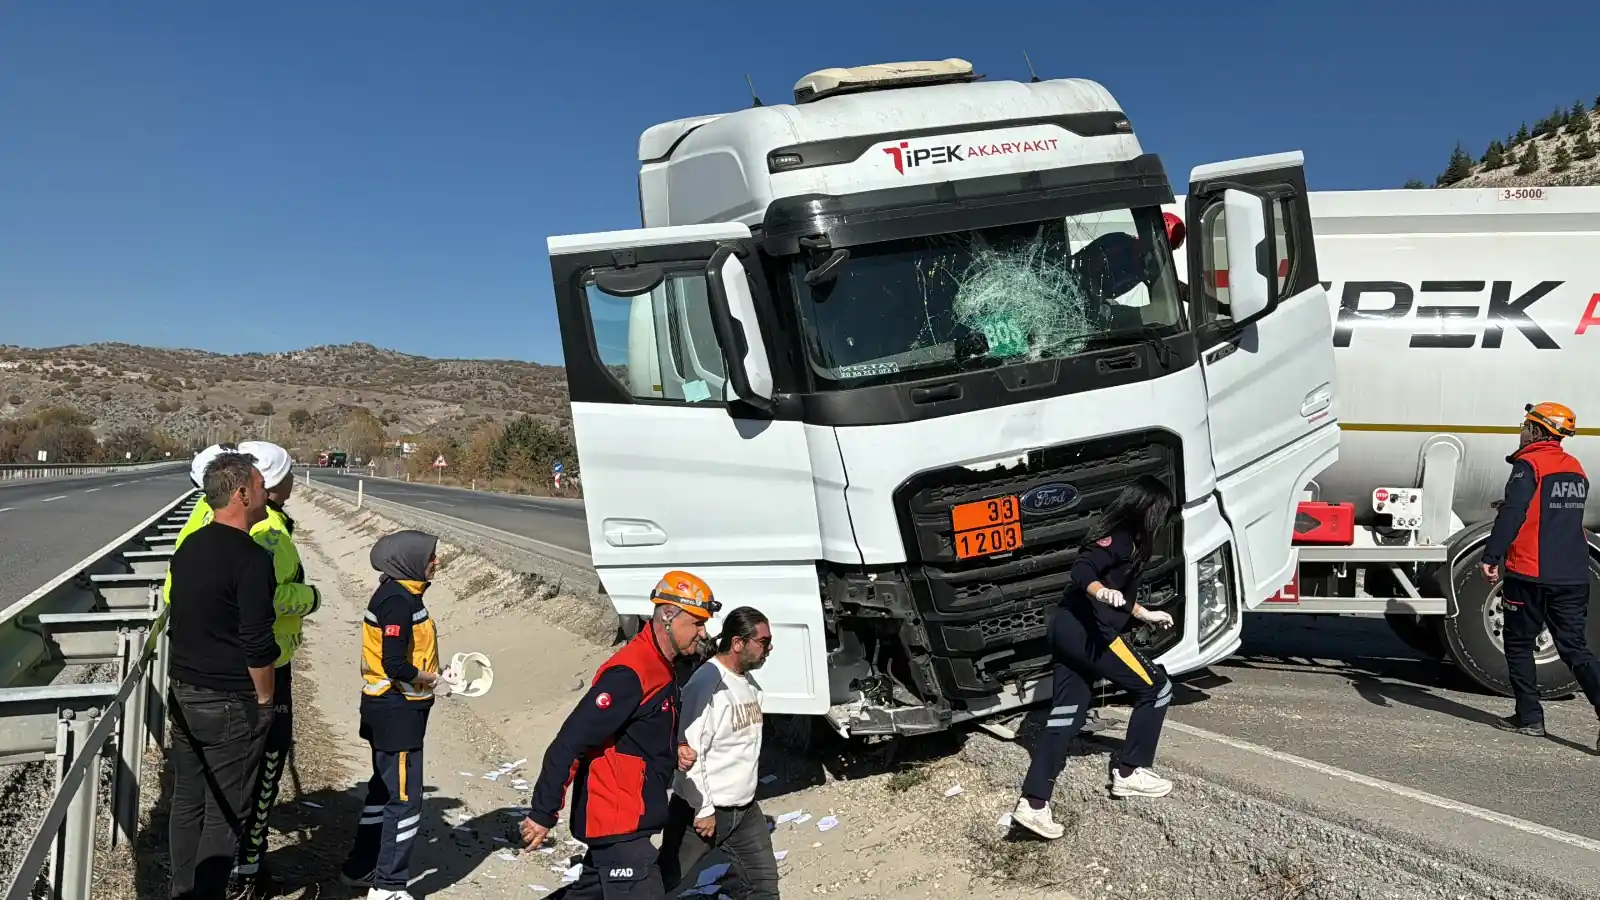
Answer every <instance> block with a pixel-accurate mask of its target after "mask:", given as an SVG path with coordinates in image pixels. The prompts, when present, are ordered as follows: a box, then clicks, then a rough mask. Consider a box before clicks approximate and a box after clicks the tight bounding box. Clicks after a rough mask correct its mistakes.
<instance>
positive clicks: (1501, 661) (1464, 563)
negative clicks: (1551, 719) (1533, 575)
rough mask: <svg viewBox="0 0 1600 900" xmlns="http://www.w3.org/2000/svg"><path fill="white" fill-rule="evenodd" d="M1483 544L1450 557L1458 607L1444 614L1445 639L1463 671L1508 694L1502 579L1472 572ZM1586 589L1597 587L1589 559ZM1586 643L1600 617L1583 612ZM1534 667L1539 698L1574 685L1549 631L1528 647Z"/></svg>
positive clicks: (1599, 570)
mask: <svg viewBox="0 0 1600 900" xmlns="http://www.w3.org/2000/svg"><path fill="white" fill-rule="evenodd" d="M1482 558H1483V549H1482V548H1481V547H1480V548H1477V549H1474V550H1472V551H1471V552H1469V553H1467V554H1466V555H1465V556H1463V557H1462V558H1461V559H1460V560H1459V561H1457V563H1456V567H1455V570H1454V571H1453V572H1452V573H1451V577H1452V578H1453V579H1454V581H1455V588H1456V601H1457V603H1458V604H1459V606H1460V612H1459V614H1458V615H1457V616H1456V617H1455V618H1454V619H1448V618H1447V619H1445V620H1444V636H1445V641H1446V642H1447V643H1448V644H1449V647H1450V656H1451V658H1452V659H1453V660H1454V661H1455V663H1456V665H1458V666H1460V667H1461V670H1462V671H1463V672H1466V673H1467V676H1468V677H1469V678H1471V679H1472V680H1473V681H1476V682H1477V683H1478V684H1479V685H1481V686H1483V687H1484V688H1487V689H1488V690H1490V691H1493V692H1494V693H1497V694H1499V695H1501V696H1503V697H1509V696H1511V680H1510V678H1509V674H1508V672H1507V670H1506V654H1505V644H1504V642H1503V641H1502V639H1501V633H1502V629H1503V628H1504V623H1505V612H1504V607H1503V606H1502V604H1501V595H1502V588H1503V587H1504V581H1502V582H1500V583H1499V584H1494V585H1490V584H1489V582H1488V581H1486V580H1485V579H1484V578H1483V576H1482V574H1480V573H1479V572H1478V565H1479V563H1480V562H1481V560H1482ZM1589 589H1590V592H1591V595H1592V594H1593V593H1594V592H1595V591H1600V567H1597V566H1596V564H1595V562H1594V560H1592V559H1591V560H1590V561H1589ZM1588 631H1589V645H1590V646H1591V647H1593V646H1595V641H1596V639H1597V638H1600V619H1597V617H1595V616H1590V617H1589V628H1588ZM1533 661H1534V672H1535V677H1536V678H1537V679H1538V684H1539V696H1540V697H1541V698H1542V699H1545V700H1553V699H1556V698H1557V697H1565V696H1568V695H1570V694H1572V693H1574V692H1576V691H1577V690H1578V681H1577V679H1575V678H1573V677H1572V670H1571V669H1568V668H1567V666H1566V663H1563V662H1562V661H1561V659H1560V657H1558V656H1557V655H1556V647H1555V642H1554V641H1552V640H1551V638H1550V632H1549V631H1545V632H1544V633H1542V634H1540V635H1539V642H1538V644H1536V645H1535V647H1534V651H1533Z"/></svg>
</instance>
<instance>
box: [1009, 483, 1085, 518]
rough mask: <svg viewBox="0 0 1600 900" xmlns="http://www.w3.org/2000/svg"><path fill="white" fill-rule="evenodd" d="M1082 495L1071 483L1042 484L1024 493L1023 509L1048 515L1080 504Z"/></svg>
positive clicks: (1038, 514) (1030, 512) (1036, 514)
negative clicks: (1079, 499) (1079, 500)
mask: <svg viewBox="0 0 1600 900" xmlns="http://www.w3.org/2000/svg"><path fill="white" fill-rule="evenodd" d="M1079 496H1081V495H1080V494H1079V493H1078V489H1077V488H1075V487H1073V486H1072V485H1070V484H1041V485H1039V486H1038V487H1036V488H1034V489H1033V490H1031V491H1028V492H1027V493H1026V494H1023V495H1022V511H1023V512H1025V513H1028V514H1029V515H1035V516H1046V515H1049V514H1051V513H1057V512H1061V511H1062V510H1065V509H1071V508H1072V507H1074V506H1077V505H1078V498H1079Z"/></svg>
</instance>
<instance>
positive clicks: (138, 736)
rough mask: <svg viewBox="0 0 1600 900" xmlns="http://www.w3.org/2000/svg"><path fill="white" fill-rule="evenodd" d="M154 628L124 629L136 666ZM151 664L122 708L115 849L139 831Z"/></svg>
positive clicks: (125, 648) (111, 839)
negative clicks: (141, 779)
mask: <svg viewBox="0 0 1600 900" xmlns="http://www.w3.org/2000/svg"><path fill="white" fill-rule="evenodd" d="M149 637H150V631H149V629H146V628H139V629H134V630H128V629H124V630H123V634H122V640H123V654H124V657H125V658H127V659H128V660H130V662H131V663H132V664H134V665H138V662H139V657H140V655H141V654H142V653H143V652H144V645H145V642H146V641H148V640H149ZM150 681H151V679H150V667H149V666H146V667H145V668H144V669H143V670H142V671H141V672H140V675H139V686H138V687H136V688H134V691H133V694H132V696H130V697H129V698H128V702H127V704H126V705H125V706H124V707H123V710H122V719H121V721H120V722H119V723H118V724H119V726H120V727H119V733H118V735H117V749H118V751H119V755H120V756H121V765H120V766H119V767H118V768H117V770H116V773H115V775H114V776H113V779H112V793H111V798H112V799H111V831H110V833H109V835H108V840H109V842H110V844H111V846H112V847H113V848H115V847H117V846H119V845H120V844H122V843H124V842H125V843H127V845H128V846H130V847H131V846H133V839H134V837H135V836H137V834H138V832H139V790H140V776H141V774H142V769H143V766H142V765H141V763H143V762H144V716H145V711H146V709H145V708H146V704H147V703H148V702H149V697H148V694H149V692H150Z"/></svg>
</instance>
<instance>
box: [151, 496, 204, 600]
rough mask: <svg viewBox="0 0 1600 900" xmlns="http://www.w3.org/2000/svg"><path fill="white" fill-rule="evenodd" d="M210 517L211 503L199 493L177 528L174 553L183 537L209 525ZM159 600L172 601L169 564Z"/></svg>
mask: <svg viewBox="0 0 1600 900" xmlns="http://www.w3.org/2000/svg"><path fill="white" fill-rule="evenodd" d="M211 518H212V516H211V504H209V503H207V502H206V495H205V494H201V495H200V498H199V499H198V500H196V501H195V502H194V509H192V510H190V511H189V520H188V521H187V522H184V523H183V527H182V528H180V529H178V537H177V540H175V541H173V544H172V550H173V552H174V553H176V552H177V550H178V548H179V547H182V546H183V542H184V539H186V538H187V537H188V536H189V535H191V534H194V533H195V532H196V531H199V530H200V529H201V528H204V527H205V526H207V525H210V524H211ZM161 601H162V602H163V603H171V602H172V569H171V567H170V566H169V567H168V568H167V583H166V584H164V585H162V587H161Z"/></svg>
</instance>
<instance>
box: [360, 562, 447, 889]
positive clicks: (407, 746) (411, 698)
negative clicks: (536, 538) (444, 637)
mask: <svg viewBox="0 0 1600 900" xmlns="http://www.w3.org/2000/svg"><path fill="white" fill-rule="evenodd" d="M427 587H428V583H427V582H425V581H406V580H400V579H395V578H385V579H384V581H383V583H381V584H379V585H378V589H377V591H375V592H374V593H373V595H372V600H371V601H370V602H369V603H368V604H367V611H366V613H365V615H363V616H362V621H361V678H362V681H363V684H362V687H361V737H362V739H364V740H366V741H367V742H368V743H369V744H371V745H372V777H371V778H370V779H369V780H368V781H367V796H366V802H365V804H364V805H363V806H362V808H361V820H360V822H359V823H358V825H357V827H356V837H355V843H354V846H353V847H352V848H351V851H350V856H349V858H347V859H346V860H345V862H344V865H343V867H342V868H343V870H344V874H345V875H347V876H349V877H352V878H367V877H369V876H370V878H371V883H372V885H373V886H374V887H375V888H376V889H378V890H380V891H383V890H394V891H399V890H404V889H405V887H406V885H407V884H408V883H409V882H410V877H411V874H410V873H411V851H412V849H413V848H414V847H415V846H416V841H415V838H416V836H417V834H418V830H419V824H418V823H419V822H420V821H421V819H422V741H423V737H424V735H425V734H426V732H427V727H428V713H429V711H430V710H431V708H432V707H433V689H432V688H429V687H423V686H422V685H419V684H416V683H415V682H416V678H417V675H418V674H419V673H422V672H429V673H432V674H434V675H438V674H439V644H438V640H437V634H436V632H435V631H434V625H433V619H432V618H431V617H430V616H429V615H428V608H427V607H426V606H424V605H423V602H422V594H423V592H424V591H425V590H427Z"/></svg>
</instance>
